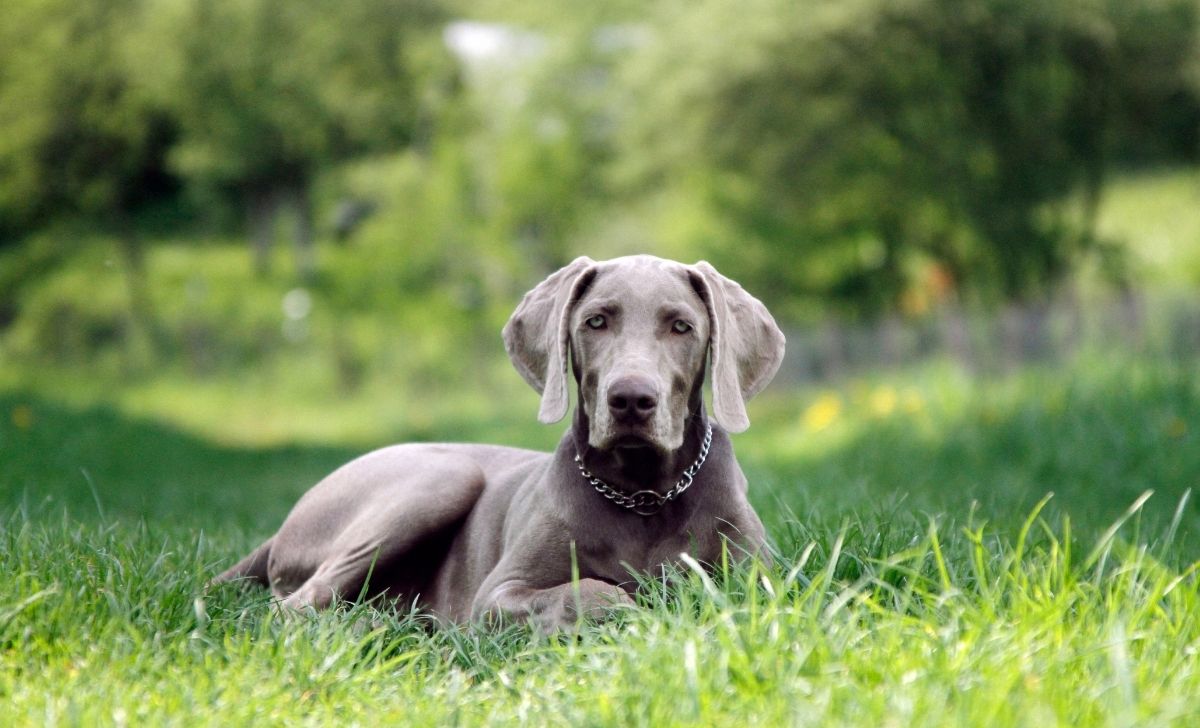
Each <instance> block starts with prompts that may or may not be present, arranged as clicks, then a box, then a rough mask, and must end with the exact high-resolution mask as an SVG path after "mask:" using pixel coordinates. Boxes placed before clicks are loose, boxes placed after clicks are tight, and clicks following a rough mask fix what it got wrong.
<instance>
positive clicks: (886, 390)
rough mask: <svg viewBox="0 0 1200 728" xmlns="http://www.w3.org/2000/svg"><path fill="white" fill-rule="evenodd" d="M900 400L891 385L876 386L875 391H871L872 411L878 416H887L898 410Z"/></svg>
mask: <svg viewBox="0 0 1200 728" xmlns="http://www.w3.org/2000/svg"><path fill="white" fill-rule="evenodd" d="M898 400H899V397H897V396H896V390H894V389H892V388H891V387H886V386H884V387H876V388H875V391H873V392H871V398H870V402H871V411H872V412H874V413H875V415H876V416H877V417H887V416H888V415H890V414H891V413H892V412H895V411H896V403H897V401H898Z"/></svg>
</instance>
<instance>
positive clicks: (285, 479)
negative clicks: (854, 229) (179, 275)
mask: <svg viewBox="0 0 1200 728" xmlns="http://www.w3.org/2000/svg"><path fill="white" fill-rule="evenodd" d="M512 391H513V392H514V394H513V396H512V397H511V398H509V397H508V396H507V395H505V396H504V397H502V398H501V401H499V402H498V403H496V406H495V407H494V409H493V410H490V411H488V410H484V411H480V412H474V413H472V415H471V416H470V417H464V416H463V415H462V414H461V413H458V414H447V415H444V416H441V417H439V416H434V415H430V416H429V417H426V418H425V419H424V420H422V422H421V423H420V426H419V427H415V426H413V427H411V428H410V429H407V430H406V429H405V428H404V426H398V425H395V424H394V423H387V424H384V425H380V426H379V427H378V428H377V429H376V430H375V431H372V432H368V433H367V434H366V435H364V436H363V437H362V438H361V441H355V442H344V443H342V444H338V445H335V446H317V445H309V444H293V445H276V444H270V443H264V442H254V441H252V440H247V441H246V442H242V443H237V442H227V441H223V440H222V439H221V438H217V437H214V436H212V435H211V432H213V431H217V430H219V423H217V422H215V421H214V422H210V423H209V428H208V429H207V430H206V429H205V428H204V427H196V426H194V423H195V421H196V420H195V418H194V417H191V418H188V417H183V418H180V420H179V421H176V422H173V421H171V420H170V419H165V418H163V419H150V418H146V417H139V416H134V415H131V414H129V412H127V411H124V410H121V409H116V408H111V407H107V406H104V405H100V404H95V403H92V404H88V403H84V402H82V401H76V402H75V403H74V404H70V405H68V404H64V403H63V400H60V399H56V398H54V397H52V396H49V395H47V394H46V393H45V392H44V391H42V390H36V391H35V390H28V389H27V390H21V389H16V388H9V389H8V390H6V392H5V393H3V394H0V463H2V464H3V467H2V468H0V569H2V571H3V574H4V576H3V578H2V579H0V650H2V651H0V714H2V715H3V722H4V723H5V724H6V725H47V724H50V725H54V724H61V725H72V724H80V725H104V724H113V725H123V724H132V725H147V724H149V725H158V724H181V725H240V724H248V723H251V722H254V723H258V724H262V723H267V724H276V723H288V724H314V725H325V724H331V723H334V722H337V723H339V724H346V725H354V724H358V725H388V724H416V725H435V724H436V725H441V724H451V723H454V724H467V725H483V724H487V725H492V724H517V723H525V724H532V725H612V724H629V725H654V726H660V725H693V724H699V725H756V724H758V725H818V726H828V725H856V726H860V725H918V724H919V725H956V726H957V725H982V724H990V725H1039V726H1041V725H1070V726H1080V725H1150V724H1176V725H1193V724H1195V723H1196V721H1197V720H1200V703H1197V701H1196V699H1195V696H1196V695H1200V658H1198V657H1197V651H1198V650H1200V582H1198V580H1197V576H1196V574H1195V567H1196V563H1195V562H1196V559H1197V558H1200V548H1198V546H1200V542H1198V541H1197V538H1196V535H1197V533H1198V529H1197V527H1198V526H1200V508H1198V507H1197V505H1196V501H1195V500H1194V499H1190V498H1188V493H1189V492H1190V491H1189V489H1191V488H1194V487H1195V486H1196V485H1200V362H1197V361H1195V360H1179V359H1174V360H1170V359H1163V358H1159V357H1155V356H1152V355H1142V356H1137V357H1133V356H1130V357H1113V356H1109V357H1106V358H1104V359H1091V358H1087V357H1082V358H1080V359H1079V360H1077V361H1075V362H1073V363H1071V364H1069V365H1067V366H1064V367H1058V368H1054V369H1049V368H1045V369H1043V368H1037V367H1027V368H1024V369H1021V370H1019V371H1017V372H1013V373H1010V374H1008V375H1005V376H1003V377H998V378H992V379H979V378H976V377H972V376H969V375H967V374H965V373H963V372H961V371H958V370H956V369H954V368H953V367H950V366H946V365H937V364H931V365H928V366H926V367H923V368H920V369H917V370H913V371H908V372H899V373H893V374H890V375H887V376H883V377H876V378H870V379H856V380H851V381H846V382H843V383H841V384H839V385H837V386H835V387H831V388H826V389H820V390H810V389H805V390H799V391H788V390H785V389H783V388H776V390H775V391H771V390H769V393H768V394H766V395H764V396H763V397H762V398H760V399H759V400H757V401H755V402H754V403H752V404H753V407H752V410H751V416H752V418H753V420H754V426H753V427H752V428H751V430H750V431H749V432H748V433H747V434H746V435H743V436H739V437H738V438H737V439H736V441H735V442H736V445H737V447H738V449H739V454H740V457H741V460H742V462H743V464H744V466H745V468H746V470H747V473H748V475H749V477H750V480H751V490H752V499H753V501H754V503H755V505H756V507H757V508H758V510H759V512H760V514H761V515H762V516H763V519H764V521H765V523H766V524H767V527H768V530H769V532H770V534H771V537H772V539H773V541H774V543H775V546H776V549H777V551H778V558H777V560H776V562H775V564H774V565H772V566H771V567H769V568H758V567H753V568H750V569H744V570H738V569H735V568H728V567H727V568H721V569H718V571H717V573H714V574H707V573H700V572H698V571H693V570H689V569H684V570H683V571H682V572H681V573H680V574H679V575H678V578H677V579H676V580H675V581H674V582H673V583H672V584H671V585H670V586H664V585H662V584H658V583H647V584H646V585H645V589H644V594H643V595H642V597H641V602H642V603H641V605H640V608H638V609H636V610H631V611H627V612H623V613H621V614H618V615H616V616H615V617H614V619H613V620H612V621H610V622H608V623H606V624H603V625H583V626H582V628H581V631H580V633H579V635H578V637H577V638H575V639H551V640H547V639H542V638H538V637H536V636H534V635H532V634H530V633H528V632H527V631H525V630H523V629H521V628H510V629H508V630H506V631H503V632H487V631H481V630H476V629H458V628H454V629H431V628H430V626H429V624H428V621H427V620H426V619H424V618H422V617H421V616H420V615H414V614H409V613H407V612H405V611H403V610H399V611H397V610H394V609H376V608H374V607H373V606H371V605H358V606H354V607H350V608H347V609H344V610H341V611H337V612H331V613H326V614H321V615H319V616H316V617H312V618H307V617H306V618H290V619H289V618H284V617H283V616H282V615H280V614H279V613H278V612H277V611H276V610H275V609H274V608H273V607H272V605H271V604H270V603H269V600H268V599H266V598H265V597H264V596H263V595H262V594H260V593H254V592H243V591H239V590H237V589H233V588H222V589H219V590H216V591H213V592H208V593H206V592H205V590H204V588H203V584H204V582H205V580H206V579H208V578H209V577H211V576H212V575H213V574H214V573H215V572H216V571H217V570H219V569H220V568H222V567H223V566H224V565H227V564H229V563H230V562H231V561H232V560H233V559H234V558H236V557H238V556H240V555H242V554H243V553H244V552H245V551H246V550H247V549H248V548H249V547H251V546H252V545H254V544H255V543H256V542H257V541H258V540H259V539H261V538H262V537H263V536H265V535H267V534H268V533H269V532H270V531H271V529H272V528H273V527H274V526H276V525H277V524H278V523H279V521H280V520H281V519H282V517H283V516H284V515H285V514H286V512H287V509H288V508H289V507H290V505H291V503H292V502H294V499H295V498H296V496H297V495H298V494H299V493H301V492H303V490H304V489H305V488H307V487H308V486H309V485H310V484H311V483H312V482H313V481H314V480H315V479H317V478H319V477H320V476H321V475H323V474H324V473H325V472H327V471H328V470H330V469H331V468H333V467H335V466H336V465H338V464H339V463H341V462H342V461H344V460H346V459H347V458H349V457H352V456H353V455H354V454H355V453H357V452H359V451H361V450H362V449H364V448H365V447H368V446H371V445H373V444H380V443H382V442H385V441H389V440H393V439H405V438H408V437H419V438H438V439H440V438H455V439H457V438H470V439H479V440H486V441H497V442H515V443H520V444H526V445H535V446H537V445H545V444H548V443H550V442H553V441H554V440H555V439H556V437H557V428H553V427H551V428H545V427H541V426H538V425H537V424H536V423H534V422H533V414H534V409H533V408H532V403H531V402H530V398H529V397H528V395H526V394H525V393H521V394H520V395H517V394H515V393H516V392H517V390H515V389H514V390H512ZM39 392H40V393H39ZM526 415H528V416H527V417H526ZM180 422H183V423H187V424H180ZM297 431H298V432H304V431H305V430H304V428H303V426H302V425H299V424H298V425H297ZM296 442H304V440H303V438H298V439H297V440H296ZM1151 491H1153V495H1149V496H1147V495H1146V494H1148V493H1150V492H1151ZM1051 493H1053V496H1051V495H1050V494H1051ZM1047 498H1049V500H1046V499H1047Z"/></svg>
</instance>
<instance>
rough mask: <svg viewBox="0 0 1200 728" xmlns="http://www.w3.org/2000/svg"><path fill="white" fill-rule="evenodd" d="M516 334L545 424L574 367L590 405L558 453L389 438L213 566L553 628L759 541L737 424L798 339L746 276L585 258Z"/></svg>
mask: <svg viewBox="0 0 1200 728" xmlns="http://www.w3.org/2000/svg"><path fill="white" fill-rule="evenodd" d="M504 345H505V348H506V349H507V351H508V354H509V357H510V358H511V359H512V362H513V364H514V365H515V366H516V368H517V371H519V372H520V373H521V376H523V377H524V378H525V380H526V381H527V382H529V384H531V385H532V386H533V388H534V389H536V390H538V391H539V392H540V393H541V395H542V400H541V409H540V412H539V414H538V419H540V420H541V421H542V422H544V423H553V422H557V421H559V420H561V419H562V418H563V417H564V416H565V415H566V412H567V403H568V398H569V395H568V374H567V366H568V363H570V365H571V373H572V375H573V376H574V379H575V382H576V385H577V391H578V401H579V406H577V407H576V411H575V418H574V422H573V423H572V425H571V427H570V429H568V430H567V432H566V434H565V435H564V436H563V438H562V441H561V442H559V445H558V448H557V449H556V450H555V451H554V452H553V453H544V452H534V451H530V450H520V449H515V448H509V447H500V446H494V445H468V444H406V445H395V446H392V447H386V448H383V449H381V450H376V451H374V452H372V453H369V454H367V455H364V456H362V457H360V458H358V459H356V460H354V461H352V462H350V463H349V464H347V465H345V466H343V467H341V468H340V469H338V470H337V471H335V472H334V473H333V474H332V475H330V476H328V477H327V478H325V479H324V480H322V481H321V482H320V483H318V484H317V485H316V486H315V487H313V488H312V489H311V490H310V491H308V492H307V493H305V494H304V496H303V497H301V498H300V501H299V502H298V503H297V504H296V506H295V507H294V508H293V509H292V512H291V514H290V515H288V517H287V519H286V520H285V521H284V523H283V526H282V527H281V528H280V529H279V531H278V533H276V534H275V535H274V536H272V537H271V538H269V539H267V541H266V542H265V543H264V544H262V545H261V546H259V547H258V548H257V549H255V550H254V552H253V553H251V554H250V555H249V556H247V557H246V558H245V559H243V560H242V561H241V562H239V563H238V564H237V565H236V566H234V567H233V568H231V569H229V570H228V571H226V572H225V573H223V574H221V575H220V576H219V577H217V579H216V581H230V580H234V579H249V580H253V581H256V582H258V583H260V584H262V585H264V586H269V587H270V589H271V591H272V593H273V594H274V595H275V596H276V597H278V598H280V599H282V600H283V604H284V605H285V606H288V607H297V608H299V607H310V606H311V607H325V606H327V605H329V604H330V603H331V602H333V601H334V600H337V599H355V598H357V597H359V596H360V595H364V594H365V595H377V594H386V597H387V598H389V599H398V600H402V601H403V602H405V603H413V602H415V603H416V604H417V605H418V606H419V607H420V608H421V609H423V610H425V611H427V612H431V613H433V614H434V615H437V616H439V617H442V618H445V619H449V620H451V621H454V622H460V623H462V622H467V621H471V620H487V619H495V618H507V619H517V620H528V621H530V622H531V623H533V625H534V626H536V627H537V628H539V629H541V630H543V631H547V632H551V631H555V630H560V629H561V630H570V629H572V628H573V627H574V625H575V624H576V622H577V619H578V618H580V617H589V618H595V617H599V616H602V615H603V614H604V612H605V610H606V609H607V608H608V607H611V606H613V605H616V604H632V603H633V600H632V599H631V597H630V595H631V594H632V593H633V591H634V590H635V588H636V580H635V579H634V578H632V573H633V572H642V573H653V572H655V571H657V570H659V569H660V568H661V566H662V565H663V564H666V563H674V562H677V559H678V558H679V556H680V554H681V553H683V552H686V553H688V554H689V555H691V556H692V557H693V558H694V559H695V560H697V561H698V562H701V563H706V564H715V563H717V562H718V561H719V559H720V558H721V553H722V547H723V541H724V540H725V539H728V540H729V541H730V542H731V546H732V549H731V551H732V552H733V553H735V555H737V554H739V553H740V554H748V555H751V556H753V555H756V554H758V555H762V549H763V545H764V532H763V527H762V523H761V522H760V521H759V518H758V515H757V514H755V512H754V510H753V509H752V508H751V506H750V503H749V502H748V501H747V500H746V478H745V476H744V475H743V474H742V471H741V468H740V467H739V466H738V463H737V461H736V460H735V459H734V456H733V447H732V443H731V442H730V438H729V436H728V434H726V433H728V432H741V431H742V430H745V429H746V427H748V426H749V424H750V423H749V420H748V419H747V417H746V408H745V400H747V399H748V398H750V397H751V396H753V395H754V394H756V393H758V392H759V390H761V389H762V388H763V387H765V386H766V385H767V383H768V382H769V381H770V380H771V378H772V377H773V376H774V375H775V371H776V370H777V369H778V368H779V363H780V360H781V359H782V358H783V348H784V339H783V334H782V333H781V332H780V330H779V328H778V327H777V326H776V325H775V321H774V319H772V318H771V315H770V314H769V313H768V312H767V309H766V308H765V307H764V306H763V305H762V303H760V302H759V301H758V300H757V299H755V298H753V297H752V296H750V295H749V294H748V293H746V292H745V291H744V290H743V289H742V287H741V286H740V285H738V284H737V283H735V282H734V281H732V280H730V279H728V278H725V277H724V276H722V275H721V274H719V273H718V272H717V271H716V270H715V269H714V268H713V267H712V266H711V265H709V264H708V263H705V262H700V263H697V264H696V265H690V266H689V265H683V264H681V263H676V262H674V261H669V260H663V259H660V258H655V257H651V256H647V255H638V256H630V257H625V258H617V259H615V260H610V261H606V262H600V263H597V262H595V261H592V260H590V259H588V258H577V259H576V260H574V261H573V262H571V263H570V264H569V265H567V266H566V267H564V268H562V269H561V270H559V271H557V272H556V273H554V274H552V275H551V276H550V277H549V278H547V279H546V280H545V281H543V282H542V283H540V284H539V285H538V286H537V287H536V288H534V289H533V290H532V291H530V292H529V293H527V294H526V295H525V298H524V300H522V301H521V304H520V305H519V306H518V307H517V310H516V311H515V312H514V313H513V315H512V317H511V318H510V319H509V321H508V324H507V325H506V326H505V327H504ZM706 360H710V362H711V368H710V372H711V374H710V376H711V379H712V391H713V415H714V419H715V421H716V422H715V424H714V423H713V422H712V421H711V420H710V419H709V418H708V417H707V415H706V414H705V411H704V402H703V396H702V390H703V387H702V385H703V380H704V372H705V364H706ZM575 576H577V577H578V581H576V580H575Z"/></svg>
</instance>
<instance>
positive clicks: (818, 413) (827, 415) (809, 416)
mask: <svg viewBox="0 0 1200 728" xmlns="http://www.w3.org/2000/svg"><path fill="white" fill-rule="evenodd" d="M841 413H842V398H841V397H839V396H837V395H836V394H834V393H833V392H826V393H824V394H822V395H821V396H819V397H817V399H816V401H815V402H813V403H812V404H810V405H809V406H808V409H806V410H804V416H803V422H804V427H805V429H807V430H809V431H810V432H820V431H821V430H824V429H825V428H826V427H829V426H830V425H832V424H833V423H834V421H835V420H836V419H837V418H838V415H840V414H841Z"/></svg>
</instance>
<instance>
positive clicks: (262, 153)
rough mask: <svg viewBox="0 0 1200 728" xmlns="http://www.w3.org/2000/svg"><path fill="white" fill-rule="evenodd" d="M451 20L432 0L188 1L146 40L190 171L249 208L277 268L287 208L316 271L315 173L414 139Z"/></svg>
mask: <svg viewBox="0 0 1200 728" xmlns="http://www.w3.org/2000/svg"><path fill="white" fill-rule="evenodd" d="M440 18H441V11H440V9H439V7H438V6H437V5H436V4H435V3H434V2H431V1H427V0H404V1H400V2H396V1H394V0H348V1H347V2H342V3H337V4H329V3H324V2H319V1H318V0H296V1H295V2H287V3H278V2H272V1H271V0H186V1H185V2H181V3H178V4H175V5H164V6H161V7H160V8H158V9H157V11H156V13H155V14H154V16H153V17H152V18H151V19H150V21H149V22H148V23H147V25H146V28H145V32H146V33H147V35H146V39H147V40H146V42H147V43H151V44H156V45H157V46H158V47H159V49H160V50H161V51H162V53H161V55H160V56H159V57H157V58H156V59H155V62H154V64H153V65H152V66H150V67H148V68H147V77H148V80H149V83H150V84H151V85H152V86H153V88H154V89H156V92H157V93H156V95H157V98H158V99H159V100H160V101H161V103H163V105H164V106H166V107H167V108H169V109H171V111H172V113H173V115H174V116H175V118H177V119H178V121H179V124H180V132H181V133H180V139H179V143H178V145H177V146H176V147H175V148H174V149H173V150H172V153H171V162H172V166H173V168H174V169H175V170H177V171H178V173H179V174H181V175H182V176H184V177H185V178H187V179H188V180H189V181H191V182H193V183H194V184H195V185H197V186H199V187H201V188H204V189H207V190H210V191H215V192H216V193H217V194H218V195H219V196H222V197H229V198H234V199H237V200H239V201H240V202H241V204H242V205H243V207H244V209H245V210H246V213H247V220H248V223H249V228H250V230H251V233H252V238H253V241H254V248H255V253H256V255H255V260H256V267H257V268H258V270H259V271H266V269H267V266H268V264H269V252H270V246H271V241H272V238H273V234H274V225H275V218H276V213H277V211H278V209H279V208H280V207H281V206H287V207H291V208H292V209H293V210H294V212H295V218H296V234H295V240H296V247H297V261H298V268H299V270H300V272H301V273H302V274H304V275H307V274H310V273H311V272H312V270H313V266H314V261H313V253H312V237H313V225H312V216H313V210H312V184H313V180H314V177H315V175H316V173H317V170H318V169H319V168H320V167H321V166H322V165H325V164H328V163H330V162H332V161H335V160H338V159H344V158H346V157H348V156H351V155H354V154H361V153H364V152H366V151H369V150H372V149H380V148H396V147H402V146H404V145H406V144H410V143H412V141H413V140H414V138H415V136H416V135H417V133H418V129H419V125H420V124H419V122H420V108H421V102H422V99H421V98H420V92H421V85H420V80H419V79H420V76H421V72H420V71H421V70H422V66H423V65H428V64H429V63H430V62H431V61H430V57H431V51H430V45H429V34H428V33H425V34H422V33H421V31H424V30H427V29H428V28H430V27H431V26H432V25H433V24H434V23H435V22H436V21H437V20H439V19H440Z"/></svg>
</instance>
